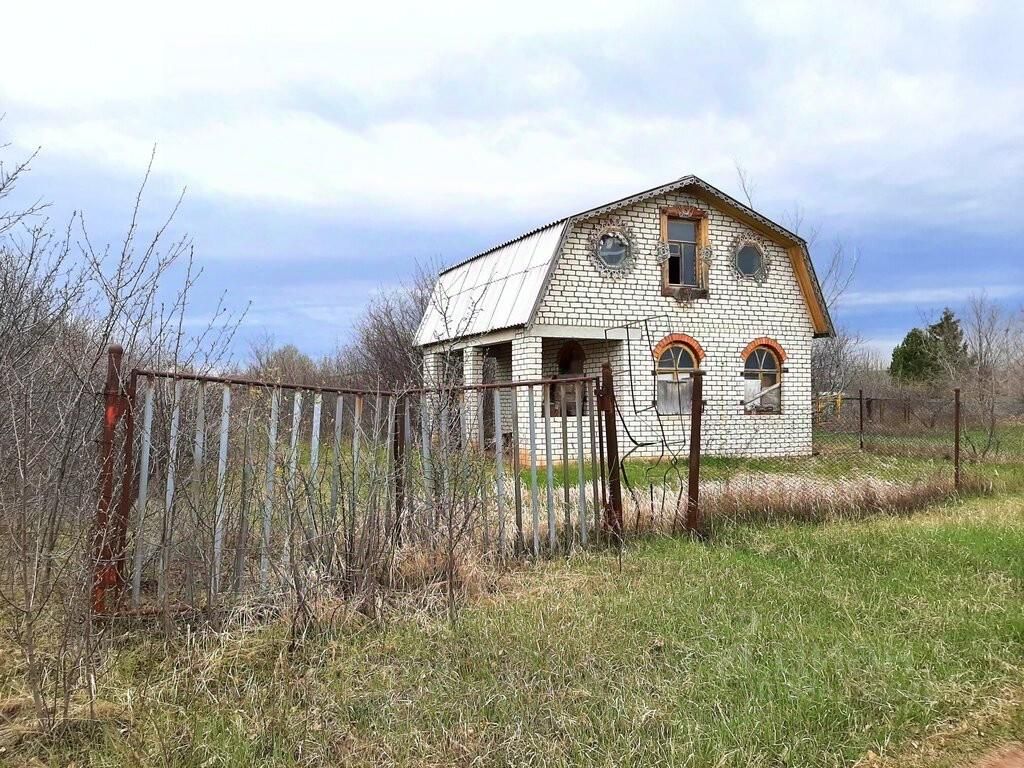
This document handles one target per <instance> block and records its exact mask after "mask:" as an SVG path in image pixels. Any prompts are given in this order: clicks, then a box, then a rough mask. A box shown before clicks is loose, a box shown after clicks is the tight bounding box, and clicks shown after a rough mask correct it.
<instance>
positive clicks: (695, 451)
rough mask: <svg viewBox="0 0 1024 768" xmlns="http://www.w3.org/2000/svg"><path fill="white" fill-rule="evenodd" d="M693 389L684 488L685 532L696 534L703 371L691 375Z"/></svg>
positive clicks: (699, 523)
mask: <svg viewBox="0 0 1024 768" xmlns="http://www.w3.org/2000/svg"><path fill="white" fill-rule="evenodd" d="M691 376H692V377H693V387H692V388H691V391H690V466H689V470H688V472H687V481H688V482H687V488H686V530H687V531H688V532H689V533H691V534H694V533H698V532H699V531H700V529H701V520H700V426H701V421H702V420H703V418H704V371H701V370H696V371H693V372H692V373H691Z"/></svg>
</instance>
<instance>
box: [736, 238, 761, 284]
mask: <svg viewBox="0 0 1024 768" xmlns="http://www.w3.org/2000/svg"><path fill="white" fill-rule="evenodd" d="M763 261H764V259H763V258H762V256H761V251H760V249H759V248H758V247H757V246H756V245H750V244H749V243H748V244H747V245H744V246H743V247H742V248H740V250H739V252H738V253H737V254H736V271H737V272H739V273H740V274H741V275H744V276H745V277H756V276H757V274H758V273H759V272H760V271H761V266H762V262H763Z"/></svg>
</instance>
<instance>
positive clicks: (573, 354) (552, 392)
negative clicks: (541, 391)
mask: <svg viewBox="0 0 1024 768" xmlns="http://www.w3.org/2000/svg"><path fill="white" fill-rule="evenodd" d="M586 360H587V355H586V353H584V351H583V347H582V346H580V343H579V342H578V341H567V342H565V344H563V345H562V347H561V349H559V350H558V375H557V376H556V378H559V379H567V378H575V377H577V376H582V375H583V371H584V368H583V366H584V363H585V362H586ZM563 389H564V390H565V415H566V416H575V415H576V388H575V385H573V384H566V385H565V386H564V387H560V386H558V385H557V384H552V385H551V386H550V388H549V396H550V398H551V415H552V416H561V415H562V390H563ZM582 396H583V413H584V414H586V413H587V388H586V387H583V392H582Z"/></svg>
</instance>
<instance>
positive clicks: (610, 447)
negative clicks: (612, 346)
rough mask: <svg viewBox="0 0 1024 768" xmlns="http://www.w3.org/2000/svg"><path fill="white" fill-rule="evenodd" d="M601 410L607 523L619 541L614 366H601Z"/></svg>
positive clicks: (619, 496) (620, 495)
mask: <svg viewBox="0 0 1024 768" xmlns="http://www.w3.org/2000/svg"><path fill="white" fill-rule="evenodd" d="M601 410H602V411H603V412H604V423H605V436H606V448H607V451H608V490H609V495H610V497H611V498H610V503H609V505H608V507H607V509H606V512H605V525H606V526H607V528H608V529H609V530H610V531H611V533H612V535H613V536H614V537H615V540H616V541H617V542H621V540H622V478H621V477H620V474H619V472H620V468H619V438H618V432H617V427H616V425H615V384H614V379H613V377H612V367H611V365H609V364H608V363H605V364H604V365H602V366H601Z"/></svg>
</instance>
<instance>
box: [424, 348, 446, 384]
mask: <svg viewBox="0 0 1024 768" xmlns="http://www.w3.org/2000/svg"><path fill="white" fill-rule="evenodd" d="M443 357H444V356H443V354H442V353H440V352H429V351H426V350H425V351H424V352H423V386H424V388H425V389H435V388H438V387H440V386H441V383H442V382H441V368H442V366H441V363H442V362H443Z"/></svg>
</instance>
